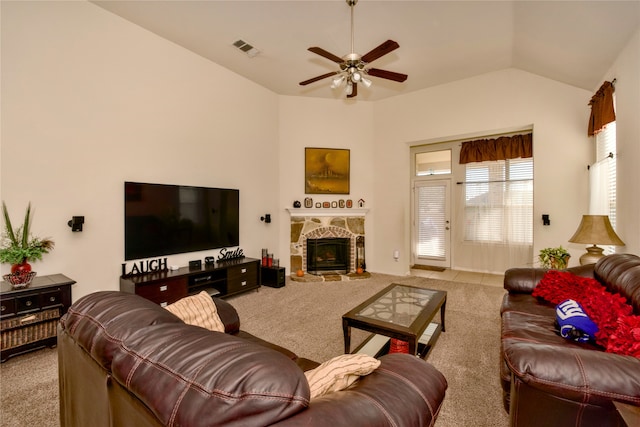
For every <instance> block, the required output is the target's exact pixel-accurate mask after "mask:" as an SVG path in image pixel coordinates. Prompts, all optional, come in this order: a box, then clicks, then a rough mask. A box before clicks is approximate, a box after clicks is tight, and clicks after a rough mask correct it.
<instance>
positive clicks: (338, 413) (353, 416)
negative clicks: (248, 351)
mask: <svg viewBox="0 0 640 427" xmlns="http://www.w3.org/2000/svg"><path fill="white" fill-rule="evenodd" d="M380 361H381V364H380V366H379V367H378V368H377V369H376V370H375V371H373V372H372V373H371V374H369V375H367V376H365V377H362V378H361V379H360V380H359V381H357V382H356V383H355V384H354V386H352V387H350V388H348V389H346V390H342V391H337V392H333V393H329V394H327V395H324V396H322V397H319V398H316V399H313V400H311V402H310V404H309V407H308V408H307V409H306V410H304V411H302V412H299V413H297V414H295V415H293V416H292V417H289V418H287V419H285V420H282V421H280V422H278V423H276V424H274V426H278V427H294V426H302V425H303V426H306V427H326V426H333V427H342V426H344V427H347V426H349V427H351V426H367V427H377V426H380V427H382V426H384V427H388V426H390V425H393V426H398V427H403V426H404V427H413V426H433V425H434V423H435V420H436V418H437V416H438V413H439V411H440V407H441V405H442V401H443V399H444V396H445V391H446V389H447V381H446V380H445V378H444V376H443V375H442V374H441V373H440V372H439V371H438V370H436V368H434V367H433V366H432V365H431V364H429V363H427V362H425V361H424V360H422V359H419V358H416V357H414V356H410V355H407V354H389V355H385V356H382V357H381V358H380Z"/></svg>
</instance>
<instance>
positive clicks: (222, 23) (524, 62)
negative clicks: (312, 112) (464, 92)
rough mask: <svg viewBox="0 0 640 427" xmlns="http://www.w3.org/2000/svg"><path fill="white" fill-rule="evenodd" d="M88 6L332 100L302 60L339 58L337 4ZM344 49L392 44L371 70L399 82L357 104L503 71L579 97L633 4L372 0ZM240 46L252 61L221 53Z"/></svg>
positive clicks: (235, 67) (606, 62) (288, 87)
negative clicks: (250, 51)
mask: <svg viewBox="0 0 640 427" xmlns="http://www.w3.org/2000/svg"><path fill="white" fill-rule="evenodd" d="M92 3H95V4H96V5H98V6H100V7H102V8H104V9H106V10H108V11H111V12H113V13H114V14H116V15H119V16H120V17H122V18H124V19H126V20H128V21H130V22H132V23H134V24H137V25H139V26H141V27H143V28H145V29H147V30H149V31H151V32H153V33H155V34H157V35H159V36H160V37H163V38H165V39H167V40H170V41H172V42H174V43H176V44H178V45H180V46H182V47H184V48H186V49H188V50H190V51H193V52H195V53H197V54H198V55H201V56H203V57H205V58H208V59H210V60H211V61H213V62H215V63H217V64H219V65H221V66H223V67H225V68H228V69H229V70H231V71H233V72H235V73H237V74H239V75H242V76H244V77H246V78H247V79H249V80H251V81H253V82H255V83H257V84H259V85H261V86H264V87H266V88H268V89H270V90H272V91H273V92H276V93H278V94H282V95H293V96H308V97H320V98H330V99H339V98H344V92H343V90H341V89H331V88H330V87H329V86H330V83H331V79H330V78H327V79H324V80H321V81H318V82H315V83H312V84H310V85H307V86H300V85H299V84H298V83H299V82H301V81H303V80H307V79H309V78H312V77H315V76H318V75H322V74H325V73H330V72H333V71H337V69H338V67H337V64H336V63H334V62H332V61H330V60H328V59H326V58H323V57H321V56H319V55H316V54H314V53H312V52H309V51H308V50H307V49H308V48H309V47H311V46H318V47H321V48H323V49H325V50H327V51H329V52H331V53H333V54H335V55H337V56H339V57H342V56H343V55H346V54H348V53H351V52H350V50H351V27H350V26H351V15H350V13H351V12H350V8H349V6H348V5H347V3H346V2H345V1H344V0H322V1H313V0H309V1H307V0H302V1H269V0H262V1H238V0H235V1H213V0H210V1H190V0H161V1H153V0H142V1H138V0H125V1H117V0H110V1H93V2H92ZM354 27H355V37H354V50H355V52H356V53H359V54H362V55H364V54H365V53H366V52H368V51H370V50H371V49H373V48H374V47H376V46H378V45H379V44H381V43H382V42H384V41H385V40H387V39H391V40H394V41H396V42H398V43H399V44H400V48H398V49H396V50H394V51H393V52H391V53H390V54H388V55H385V56H383V57H382V58H380V59H378V60H376V61H374V62H372V64H371V66H372V67H375V68H382V69H385V70H389V71H395V72H399V73H403V74H408V75H409V78H408V79H407V81H405V82H404V83H398V82H393V81H389V80H384V79H380V78H376V77H372V78H371V80H372V81H373V85H372V86H371V87H370V88H363V87H360V88H359V91H358V98H357V99H360V100H379V99H384V98H387V97H390V96H395V95H399V94H404V93H409V92H412V91H417V90H421V89H424V88H427V87H430V86H435V85H439V84H443V83H447V82H451V81H455V80H459V79H465V78H469V77H473V76H476V75H479V74H484V73H488V72H492V71H496V70H501V69H505V68H517V69H521V70H524V71H528V72H531V73H534V74H538V75H540V76H543V77H547V78H550V79H554V80H557V81H559V82H563V83H566V84H569V85H573V86H576V87H579V88H583V89H586V90H589V91H592V90H595V89H596V88H597V87H598V86H599V85H600V84H601V83H602V82H601V79H602V77H603V75H604V74H605V73H606V72H607V70H608V69H609V68H610V66H611V64H612V62H613V61H614V60H615V58H616V57H617V56H618V54H619V53H620V51H621V50H622V48H623V47H624V46H625V44H626V43H627V42H628V40H629V39H630V37H631V36H632V35H633V34H634V33H635V31H637V30H638V28H640V0H627V1H609V0H601V1H597V0H594V1H557V0H555V1H524V0H522V1H398V0H388V1H374V0H359V2H358V3H357V5H356V6H355V9H354ZM237 40H243V41H245V42H247V43H249V44H250V45H252V46H253V47H255V48H256V49H257V50H258V51H259V53H258V54H257V55H255V56H253V57H250V56H248V55H246V54H245V53H244V52H242V51H240V50H238V49H237V48H235V47H234V46H233V43H234V42H236V41H237Z"/></svg>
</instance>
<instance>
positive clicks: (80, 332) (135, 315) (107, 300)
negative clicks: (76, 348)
mask: <svg viewBox="0 0 640 427" xmlns="http://www.w3.org/2000/svg"><path fill="white" fill-rule="evenodd" d="M159 323H174V324H183V323H182V321H181V320H180V319H178V318H177V317H176V316H174V315H173V314H171V313H169V312H168V311H167V310H165V309H164V308H162V307H160V306H159V305H157V304H155V303H153V302H151V301H149V300H147V299H145V298H142V297H140V296H137V295H133V294H128V293H123V292H117V291H103V292H94V293H92V294H89V295H86V296H84V297H82V298H80V299H79V300H78V301H76V302H75V303H74V304H73V305H72V306H71V307H70V308H69V311H68V312H67V313H66V314H65V315H64V316H63V317H62V319H61V320H60V327H61V328H62V329H64V330H66V332H67V333H68V334H69V335H70V336H71V337H73V339H74V340H75V341H76V342H77V343H78V345H80V346H81V347H82V348H83V349H84V350H85V351H86V352H87V353H89V354H90V355H91V357H93V359H95V361H96V362H98V363H99V364H100V366H102V367H103V368H104V369H106V370H107V371H109V370H110V369H111V360H112V358H113V355H114V353H115V352H116V351H118V350H119V347H120V345H121V343H122V341H123V340H124V339H126V338H127V337H128V336H129V335H130V334H131V333H133V332H135V331H137V330H139V329H140V328H143V327H145V326H149V325H155V324H159Z"/></svg>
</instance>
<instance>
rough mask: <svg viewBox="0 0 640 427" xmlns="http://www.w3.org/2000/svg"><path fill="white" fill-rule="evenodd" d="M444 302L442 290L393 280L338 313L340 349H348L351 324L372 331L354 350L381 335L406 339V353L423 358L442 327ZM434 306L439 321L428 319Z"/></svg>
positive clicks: (349, 346) (431, 316) (443, 328)
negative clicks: (342, 338) (340, 330)
mask: <svg viewBox="0 0 640 427" xmlns="http://www.w3.org/2000/svg"><path fill="white" fill-rule="evenodd" d="M446 304H447V293H446V292H445V291H436V290H433V289H424V288H418V287H415V286H409V285H399V284H396V283H393V284H391V285H389V286H388V287H386V288H385V289H383V290H382V291H380V292H378V293H377V294H375V295H374V296H372V297H371V298H369V299H368V300H366V301H365V302H363V303H362V304H360V305H359V306H357V307H356V308H354V309H353V310H351V311H349V312H348V313H346V314H344V315H343V316H342V329H343V331H344V352H345V353H350V352H351V328H357V329H362V330H365V331H369V332H373V334H372V335H371V336H370V337H369V338H368V339H367V340H365V342H364V343H362V345H360V346H359V347H358V348H357V349H355V351H354V353H355V352H358V350H359V349H360V348H362V347H363V346H365V345H366V344H367V343H368V342H369V341H370V340H371V339H372V338H374V337H375V336H376V335H382V336H384V337H390V338H396V339H398V340H401V341H406V342H408V344H409V354H413V355H416V356H419V357H422V358H425V357H426V356H427V354H428V353H429V351H430V350H431V348H433V345H434V344H435V342H436V340H437V339H438V336H439V335H440V332H444V330H445V324H444V314H445V307H446ZM438 310H439V311H440V323H432V322H431V321H432V320H433V318H434V317H435V315H436V314H437V313H438ZM425 331H427V332H429V333H430V334H429V336H426V337H425V338H423V334H424V335H426V334H425Z"/></svg>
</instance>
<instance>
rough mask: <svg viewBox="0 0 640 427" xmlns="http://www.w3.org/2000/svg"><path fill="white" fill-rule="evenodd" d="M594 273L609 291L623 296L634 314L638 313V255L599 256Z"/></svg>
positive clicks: (639, 309) (639, 294) (639, 269)
mask: <svg viewBox="0 0 640 427" xmlns="http://www.w3.org/2000/svg"><path fill="white" fill-rule="evenodd" d="M594 275H595V277H596V279H598V280H599V281H600V282H601V283H602V284H603V285H605V286H606V287H607V289H609V290H610V291H611V292H614V293H619V294H621V295H623V296H625V297H626V298H627V300H628V302H629V304H631V305H632V307H633V312H634V313H635V314H640V257H638V256H636V255H632V254H614V255H608V256H606V257H603V258H601V259H600V260H599V261H598V262H597V263H596V266H595V270H594Z"/></svg>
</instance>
